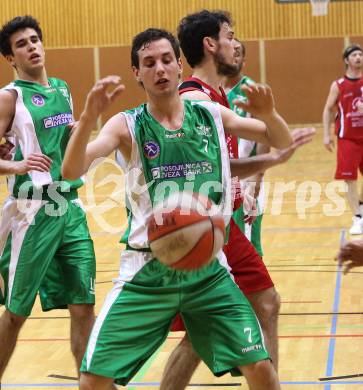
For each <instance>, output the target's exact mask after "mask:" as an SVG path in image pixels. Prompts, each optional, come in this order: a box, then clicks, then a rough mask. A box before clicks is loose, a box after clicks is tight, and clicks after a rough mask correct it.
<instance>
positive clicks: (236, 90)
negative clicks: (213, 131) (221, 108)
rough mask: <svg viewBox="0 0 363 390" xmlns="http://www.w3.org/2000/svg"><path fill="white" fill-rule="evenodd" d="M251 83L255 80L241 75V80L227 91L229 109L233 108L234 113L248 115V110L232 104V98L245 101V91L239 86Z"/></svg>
mask: <svg viewBox="0 0 363 390" xmlns="http://www.w3.org/2000/svg"><path fill="white" fill-rule="evenodd" d="M253 84H255V82H254V81H253V80H252V79H250V78H249V77H247V76H243V77H242V78H241V80H240V81H239V82H238V83H237V84H236V85H235V86H234V87H233V88H232V89H231V90H230V91H229V92H228V93H227V99H228V103H229V105H230V107H231V110H233V111H234V112H235V113H236V114H238V115H239V116H242V117H244V118H246V117H248V116H249V114H248V112H246V111H244V110H242V109H241V108H239V107H237V106H235V105H234V104H233V100H235V99H240V100H242V102H245V101H246V100H247V97H246V95H245V93H244V92H243V91H242V90H241V87H242V86H243V85H253Z"/></svg>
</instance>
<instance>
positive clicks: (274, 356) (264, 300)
mask: <svg viewBox="0 0 363 390" xmlns="http://www.w3.org/2000/svg"><path fill="white" fill-rule="evenodd" d="M246 297H247V299H248V300H249V302H250V304H251V306H252V308H253V310H254V312H255V313H256V316H257V318H258V320H259V322H260V324H261V328H262V331H263V334H264V336H265V342H266V347H267V350H268V352H269V354H270V356H271V360H272V362H273V365H274V367H275V369H276V371H277V370H278V357H279V354H278V317H279V311H280V295H279V293H278V292H277V291H276V289H275V287H270V288H268V289H267V290H263V291H258V292H255V293H250V294H246Z"/></svg>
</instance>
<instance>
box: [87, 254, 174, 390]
mask: <svg viewBox="0 0 363 390" xmlns="http://www.w3.org/2000/svg"><path fill="white" fill-rule="evenodd" d="M150 258H151V254H150V253H146V252H139V251H124V252H123V254H122V261H121V270H120V277H119V281H118V282H116V284H115V286H114V288H113V289H112V290H111V292H110V293H109V294H108V296H107V298H106V300H105V302H104V305H103V307H102V310H101V312H100V314H99V315H98V317H97V320H96V322H95V325H94V327H93V330H92V333H91V336H90V339H89V342H88V346H87V350H86V353H85V355H84V358H83V362H82V366H81V383H83V382H82V381H86V379H87V381H86V384H87V386H90V388H96V387H95V386H96V385H95V383H98V382H99V381H100V378H99V377H106V378H113V379H114V381H115V383H117V384H121V385H126V384H127V383H128V382H129V380H130V379H131V378H132V377H133V376H134V375H135V374H136V373H137V371H138V370H139V369H140V368H141V367H142V365H143V364H144V363H145V362H146V360H147V359H148V358H149V357H150V356H151V355H152V354H153V353H154V352H155V351H156V349H157V348H158V347H159V346H160V345H161V343H162V342H163V341H164V340H165V338H166V336H167V334H168V330H169V327H170V324H171V321H172V319H173V318H174V317H175V315H176V312H177V310H178V308H179V298H180V294H179V285H178V284H179V278H177V277H176V276H175V273H176V272H177V271H172V270H170V269H169V268H167V267H165V266H163V265H162V264H161V263H159V262H158V261H156V260H150ZM131 273H132V274H131ZM83 373H87V374H90V375H88V376H86V379H84V378H85V376H84V374H83ZM97 376H98V377H97ZM104 383H105V384H107V383H108V382H107V381H106V380H105V381H104ZM92 386H94V387H92ZM85 388H87V387H85ZM81 389H82V387H81Z"/></svg>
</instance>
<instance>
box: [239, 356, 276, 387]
mask: <svg viewBox="0 0 363 390" xmlns="http://www.w3.org/2000/svg"><path fill="white" fill-rule="evenodd" d="M240 371H241V372H242V374H243V375H244V376H245V377H246V379H247V380H248V382H252V383H258V384H260V385H261V384H263V386H264V387H263V388H264V389H266V390H267V389H270V388H271V389H272V388H275V387H274V385H275V384H276V383H277V382H278V376H277V373H276V370H275V369H274V366H273V365H272V363H271V361H270V360H261V361H259V362H256V363H252V364H248V365H246V366H243V367H240Z"/></svg>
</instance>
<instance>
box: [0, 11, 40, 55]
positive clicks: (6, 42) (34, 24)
mask: <svg viewBox="0 0 363 390" xmlns="http://www.w3.org/2000/svg"><path fill="white" fill-rule="evenodd" d="M26 28H32V29H34V30H35V31H36V33H37V34H38V37H39V39H40V40H41V41H42V40H43V34H42V30H41V28H40V27H39V23H38V21H37V20H36V19H34V18H33V17H32V16H30V15H25V16H17V17H15V18H14V19H11V20H10V21H9V22H7V23H5V24H4V25H3V26H2V28H1V30H0V53H1V54H2V55H3V56H7V55H11V54H13V52H12V50H11V45H10V37H11V36H12V35H13V34H14V33H16V32H17V31H19V30H25V29H26Z"/></svg>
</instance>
